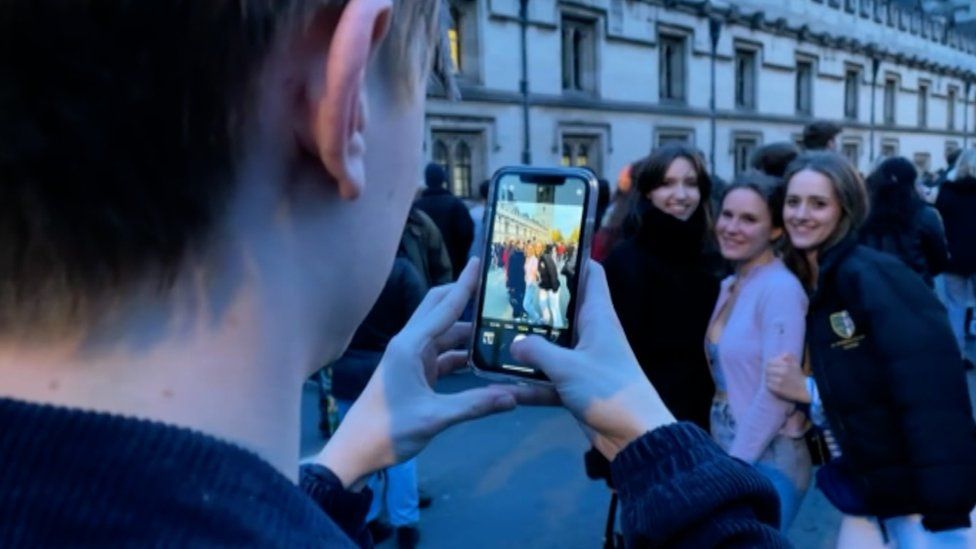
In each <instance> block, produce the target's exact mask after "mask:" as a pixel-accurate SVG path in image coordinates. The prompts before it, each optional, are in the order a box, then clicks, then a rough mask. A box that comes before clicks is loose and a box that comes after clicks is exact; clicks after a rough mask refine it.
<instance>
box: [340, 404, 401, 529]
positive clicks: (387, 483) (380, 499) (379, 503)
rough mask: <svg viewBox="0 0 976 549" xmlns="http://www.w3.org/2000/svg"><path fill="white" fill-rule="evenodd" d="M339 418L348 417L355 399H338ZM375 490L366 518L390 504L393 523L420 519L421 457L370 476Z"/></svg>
mask: <svg viewBox="0 0 976 549" xmlns="http://www.w3.org/2000/svg"><path fill="white" fill-rule="evenodd" d="M336 407H337V408H338V409H339V410H338V411H339V421H340V422H342V418H344V417H346V413H347V412H349V408H351V407H352V402H351V401H349V400H336ZM366 485H367V486H369V489H370V490H371V491H372V492H373V502H372V504H370V506H369V513H368V514H367V515H366V520H367V522H368V521H371V520H374V519H376V518H378V517H379V516H380V515H381V514H382V513H383V507H384V506H385V507H386V514H387V515H388V517H389V519H390V524H391V525H393V526H394V527H399V526H410V525H414V524H417V523H418V522H419V521H420V496H419V494H418V493H417V460H416V458H414V459H409V460H407V461H404V462H403V463H400V464H399V465H394V466H392V467H388V468H386V469H384V470H382V471H379V472H377V473H376V474H374V475H372V476H371V477H369V480H368V481H367V482H366Z"/></svg>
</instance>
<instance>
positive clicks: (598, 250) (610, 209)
mask: <svg viewBox="0 0 976 549" xmlns="http://www.w3.org/2000/svg"><path fill="white" fill-rule="evenodd" d="M631 170H632V165H631V164H627V165H626V166H624V167H623V169H621V170H620V173H619V174H618V175H617V190H616V192H614V193H613V199H612V200H611V201H610V204H609V205H608V206H607V210H606V212H604V214H603V217H604V218H605V219H604V220H603V223H602V224H601V226H600V228H599V229H598V230H597V231H596V233H595V234H594V235H593V242H592V244H591V245H590V257H592V258H593V259H594V260H595V261H599V262H601V263H602V262H603V261H604V260H606V258H607V257H608V256H609V255H610V252H611V250H613V248H614V246H616V245H617V243H618V242H620V241H621V240H622V239H623V238H625V237H624V235H623V230H624V221H625V220H626V219H627V217H628V215H629V213H630V212H629V210H628V207H629V199H628V197H629V193H630V189H631V180H632V179H631Z"/></svg>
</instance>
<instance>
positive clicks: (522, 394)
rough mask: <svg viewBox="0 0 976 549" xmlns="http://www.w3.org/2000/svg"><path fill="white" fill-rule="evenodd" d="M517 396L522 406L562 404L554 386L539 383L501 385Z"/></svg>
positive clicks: (516, 400)
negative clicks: (543, 385)
mask: <svg viewBox="0 0 976 549" xmlns="http://www.w3.org/2000/svg"><path fill="white" fill-rule="evenodd" d="M498 387H499V388H500V389H502V390H503V391H506V392H508V394H510V395H512V396H513V397H514V398H515V402H517V403H518V404H519V405H520V406H561V405H562V399H560V398H559V393H558V392H556V390H555V389H554V388H552V387H542V386H539V385H499V386H498Z"/></svg>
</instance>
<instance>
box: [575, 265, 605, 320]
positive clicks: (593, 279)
mask: <svg viewBox="0 0 976 549" xmlns="http://www.w3.org/2000/svg"><path fill="white" fill-rule="evenodd" d="M583 282H584V285H583V291H582V292H580V294H581V295H580V298H581V302H582V305H581V309H580V313H581V314H586V313H589V312H590V311H601V312H602V311H605V310H606V309H607V308H608V307H613V304H612V301H611V299H610V287H609V286H608V285H607V274H606V271H604V270H603V266H602V265H600V264H599V263H597V262H596V261H593V260H592V259H588V260H587V265H586V280H584V281H583Z"/></svg>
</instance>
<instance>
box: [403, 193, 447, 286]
mask: <svg viewBox="0 0 976 549" xmlns="http://www.w3.org/2000/svg"><path fill="white" fill-rule="evenodd" d="M398 253H399V254H400V255H403V256H404V257H406V258H407V259H409V260H410V262H411V263H413V266H414V267H416V268H417V270H418V271H419V272H420V276H421V278H422V279H423V280H424V284H425V285H426V287H427V288H433V287H434V286H440V285H441V284H447V283H448V282H451V281H452V280H454V275H453V272H454V270H453V267H452V266H451V258H450V257H448V255H447V245H446V244H444V238H443V236H441V231H440V229H438V228H437V225H435V224H434V222H433V221H432V220H431V219H430V217H428V216H427V214H425V213H424V212H423V211H421V210H420V209H419V208H417V207H416V206H411V207H410V213H409V214H407V223H406V225H405V226H404V228H403V236H402V237H401V238H400V248H399V251H398Z"/></svg>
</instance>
